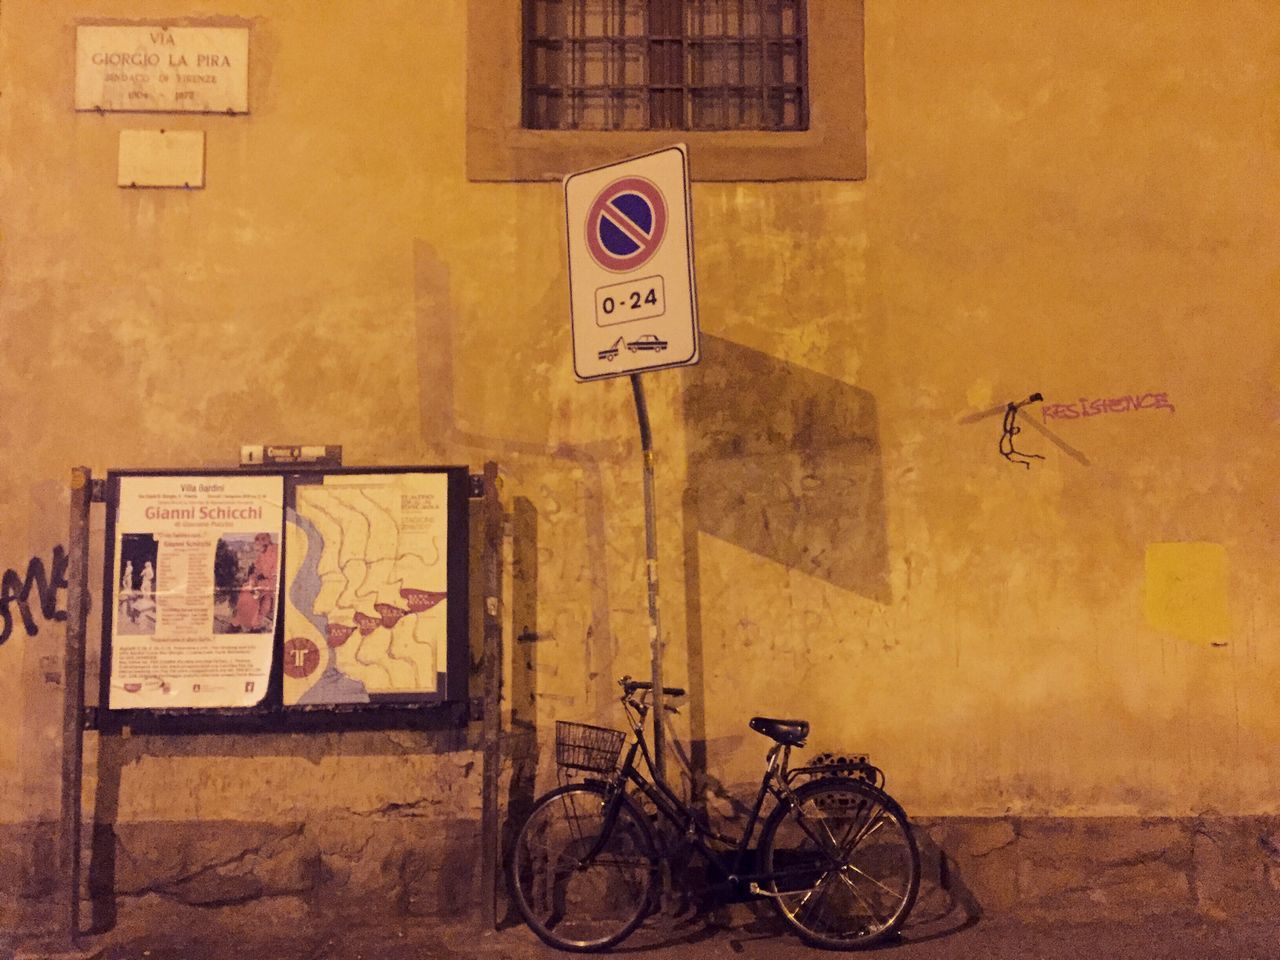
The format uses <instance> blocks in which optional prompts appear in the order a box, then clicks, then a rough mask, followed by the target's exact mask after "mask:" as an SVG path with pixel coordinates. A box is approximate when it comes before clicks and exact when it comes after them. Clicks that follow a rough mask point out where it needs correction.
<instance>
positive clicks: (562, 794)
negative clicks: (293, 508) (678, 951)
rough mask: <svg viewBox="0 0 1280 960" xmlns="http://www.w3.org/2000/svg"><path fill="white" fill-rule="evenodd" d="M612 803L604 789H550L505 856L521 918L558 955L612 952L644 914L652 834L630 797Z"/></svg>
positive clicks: (653, 860)
mask: <svg viewBox="0 0 1280 960" xmlns="http://www.w3.org/2000/svg"><path fill="white" fill-rule="evenodd" d="M613 799H614V800H616V803H613V804H611V803H610V800H611V796H610V793H609V791H608V790H606V788H605V787H604V786H603V785H602V784H594V783H584V784H570V785H569V786H565V787H560V788H559V789H556V790H552V791H551V792H550V793H548V794H546V795H545V796H544V797H542V799H540V800H539V801H538V802H537V804H535V806H534V808H533V812H532V813H530V814H529V819H528V820H526V821H525V823H524V826H523V827H521V828H520V833H519V834H518V835H517V836H516V842H515V848H514V849H513V850H512V852H511V856H510V858H509V859H508V862H507V869H508V879H509V880H510V883H511V893H512V897H513V898H514V900H515V903H516V907H517V909H519V911H520V914H521V916H523V917H524V919H525V922H526V923H527V924H529V926H530V928H531V929H532V930H533V932H534V933H536V934H537V935H538V936H539V937H541V938H542V939H543V940H544V941H546V942H547V943H549V944H551V946H553V947H557V948H559V949H561V950H580V951H587V950H604V949H606V948H608V947H611V946H613V945H614V944H616V943H619V942H620V941H621V940H622V939H623V938H624V937H626V936H627V935H628V934H630V933H631V932H632V931H633V930H635V928H636V927H637V926H639V925H640V921H641V920H643V919H644V916H645V913H646V911H647V910H648V907H649V904H650V898H651V896H652V893H653V887H654V884H655V883H656V881H657V875H658V862H657V854H656V853H655V848H654V842H653V831H652V830H651V829H650V828H649V822H648V820H647V819H646V818H645V816H644V814H643V813H642V812H641V811H640V809H639V808H638V807H637V806H636V804H635V802H634V801H633V800H632V799H631V798H630V797H628V796H626V795H625V794H622V795H621V796H615V797H613ZM611 806H612V807H613V809H612V811H611V810H610V807H611Z"/></svg>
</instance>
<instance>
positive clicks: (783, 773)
mask: <svg viewBox="0 0 1280 960" xmlns="http://www.w3.org/2000/svg"><path fill="white" fill-rule="evenodd" d="M622 703H623V706H624V708H625V709H626V711H627V719H628V720H629V721H630V725H631V742H630V744H629V745H628V747H627V752H626V757H625V759H624V760H623V761H622V766H621V767H619V769H618V772H617V773H615V774H614V776H613V777H612V778H611V779H610V780H609V781H608V785H609V787H610V789H611V790H612V791H613V796H612V798H611V799H610V801H609V804H608V807H607V808H606V810H605V814H604V822H603V824H602V828H601V831H600V838H599V840H598V841H597V843H596V844H595V845H594V846H593V848H592V849H591V850H590V851H589V852H588V853H587V854H586V856H585V857H583V859H584V860H590V859H592V858H593V857H595V856H596V855H597V854H598V853H599V852H600V850H601V849H602V848H603V846H604V843H605V841H606V839H607V838H608V837H609V834H610V833H611V832H612V830H613V827H614V824H615V823H616V822H617V816H618V810H619V808H620V807H621V806H622V796H623V794H624V793H625V788H626V784H628V783H630V784H631V785H633V786H634V787H635V788H636V789H637V790H639V791H640V792H641V793H643V794H644V795H645V796H646V797H648V798H649V800H650V801H651V802H652V803H653V805H654V806H655V807H656V808H657V810H658V812H659V813H660V814H661V815H662V816H663V817H665V818H666V819H667V821H668V822H669V823H671V824H672V825H673V826H674V827H675V828H676V829H677V830H678V831H679V832H680V835H681V836H682V837H683V838H684V839H685V840H687V841H689V842H690V843H692V844H693V846H694V848H695V849H696V850H697V851H698V853H700V854H701V855H702V856H703V857H704V858H705V859H706V861H707V862H708V863H709V864H711V865H712V866H713V867H715V868H716V870H718V871H719V873H720V874H721V875H722V876H723V877H724V880H725V882H726V883H729V884H731V885H739V884H747V885H749V889H750V892H751V893H761V892H762V891H760V890H758V889H757V884H758V883H760V882H761V881H767V880H777V879H778V878H780V877H782V876H784V874H782V873H758V872H750V873H744V872H743V870H744V868H745V867H746V866H747V864H748V862H749V857H750V853H749V851H750V849H751V840H752V838H753V836H754V835H755V830H756V825H757V824H758V823H759V821H760V812H761V810H762V809H763V808H764V802H765V798H766V797H767V796H772V797H773V798H774V801H775V802H776V803H778V804H786V805H788V806H789V805H791V804H792V803H793V802H794V796H795V794H794V793H793V792H792V790H791V787H790V784H789V782H788V777H787V763H788V761H789V760H790V757H791V747H790V746H787V745H784V744H780V743H777V744H774V745H773V746H772V747H771V748H770V749H769V753H768V754H767V756H766V758H765V761H766V762H765V771H764V776H763V777H762V778H761V780H760V788H759V789H758V790H757V791H756V797H755V800H754V802H753V803H752V805H751V812H750V814H749V815H748V817H747V822H746V825H745V827H744V828H743V831H742V836H741V837H740V838H739V839H737V840H735V839H733V838H732V837H727V836H724V835H723V834H720V833H717V832H715V831H714V830H711V829H710V828H709V827H707V826H704V825H703V823H702V822H701V820H700V819H699V817H698V814H697V812H696V811H695V810H693V808H692V807H690V806H689V805H688V804H686V803H685V802H684V801H683V800H681V799H680V797H679V796H678V795H677V794H676V792H675V791H674V790H672V789H671V787H670V785H669V784H668V783H667V782H666V779H665V778H664V777H662V776H661V775H659V773H658V771H657V768H656V767H655V766H654V762H653V757H652V755H651V754H650V753H649V744H648V741H647V740H646V739H645V734H644V720H645V717H646V716H647V715H648V705H647V704H646V703H645V702H644V699H643V698H641V699H640V700H635V699H633V698H632V697H631V696H630V695H624V696H623V698H622ZM637 753H639V754H640V755H641V756H642V757H643V758H644V763H645V766H646V767H648V769H649V777H648V778H646V777H645V776H644V774H642V773H641V772H640V770H639V769H637V767H636V763H635V759H636V754H637ZM779 756H781V758H782V759H781V762H779V759H778V758H779ZM805 829H806V832H808V829H807V828H805ZM814 839H815V840H818V841H819V842H821V841H820V839H819V838H818V837H816V836H814ZM708 840H711V841H715V842H717V843H723V844H728V845H730V846H731V847H733V848H734V849H733V850H732V851H729V852H726V853H724V854H722V853H721V852H720V851H717V850H715V849H714V848H712V847H711V846H709V845H708V843H707V841H708ZM729 857H732V859H731V860H730V859H729ZM793 892H794V891H793Z"/></svg>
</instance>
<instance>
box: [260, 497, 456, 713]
mask: <svg viewBox="0 0 1280 960" xmlns="http://www.w3.org/2000/svg"><path fill="white" fill-rule="evenodd" d="M285 520H286V527H285V556H286V569H285V584H286V586H285V613H284V647H283V650H282V658H283V668H284V669H283V672H284V692H283V697H284V705H285V706H299V705H319V704H338V703H377V702H380V701H381V702H396V701H401V702H405V701H413V700H425V699H434V698H435V697H437V696H438V695H439V694H440V692H441V691H442V689H443V676H444V673H445V669H446V662H445V661H446V646H447V636H448V633H447V629H446V626H447V607H448V600H447V585H448V579H447V576H446V574H447V567H448V532H449V530H448V525H449V515H448V476H447V475H446V474H444V473H371V474H329V475H326V476H324V478H323V482H317V483H299V484H298V486H297V487H296V501H295V504H294V506H293V507H291V508H290V509H288V510H287V511H286V515H285Z"/></svg>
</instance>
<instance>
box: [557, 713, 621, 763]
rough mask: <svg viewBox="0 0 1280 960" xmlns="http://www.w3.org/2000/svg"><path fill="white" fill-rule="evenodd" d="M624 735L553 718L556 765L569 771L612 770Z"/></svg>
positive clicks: (586, 724)
mask: <svg viewBox="0 0 1280 960" xmlns="http://www.w3.org/2000/svg"><path fill="white" fill-rule="evenodd" d="M625 739H626V734H625V733H623V732H622V731H621V730H611V729H609V728H608V727H595V726H592V725H591V724H589V723H573V722H572V721H569V720H557V721H556V764H557V765H559V766H561V767H566V768H568V769H570V770H588V771H590V772H592V773H613V771H614V769H615V768H616V767H617V765H618V754H619V752H621V750H622V742H623V741H624V740H625Z"/></svg>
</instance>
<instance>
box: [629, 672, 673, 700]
mask: <svg viewBox="0 0 1280 960" xmlns="http://www.w3.org/2000/svg"><path fill="white" fill-rule="evenodd" d="M618 686H620V687H621V688H622V690H623V692H624V693H625V694H626V695H627V696H631V694H633V693H635V692H636V691H637V690H652V689H653V684H652V683H651V682H650V681H648V680H632V679H631V677H629V676H624V677H620V678H619V679H618ZM662 693H663V695H664V696H667V697H683V696H684V695H685V691H684V690H682V689H681V688H680V687H663V688H662Z"/></svg>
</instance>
